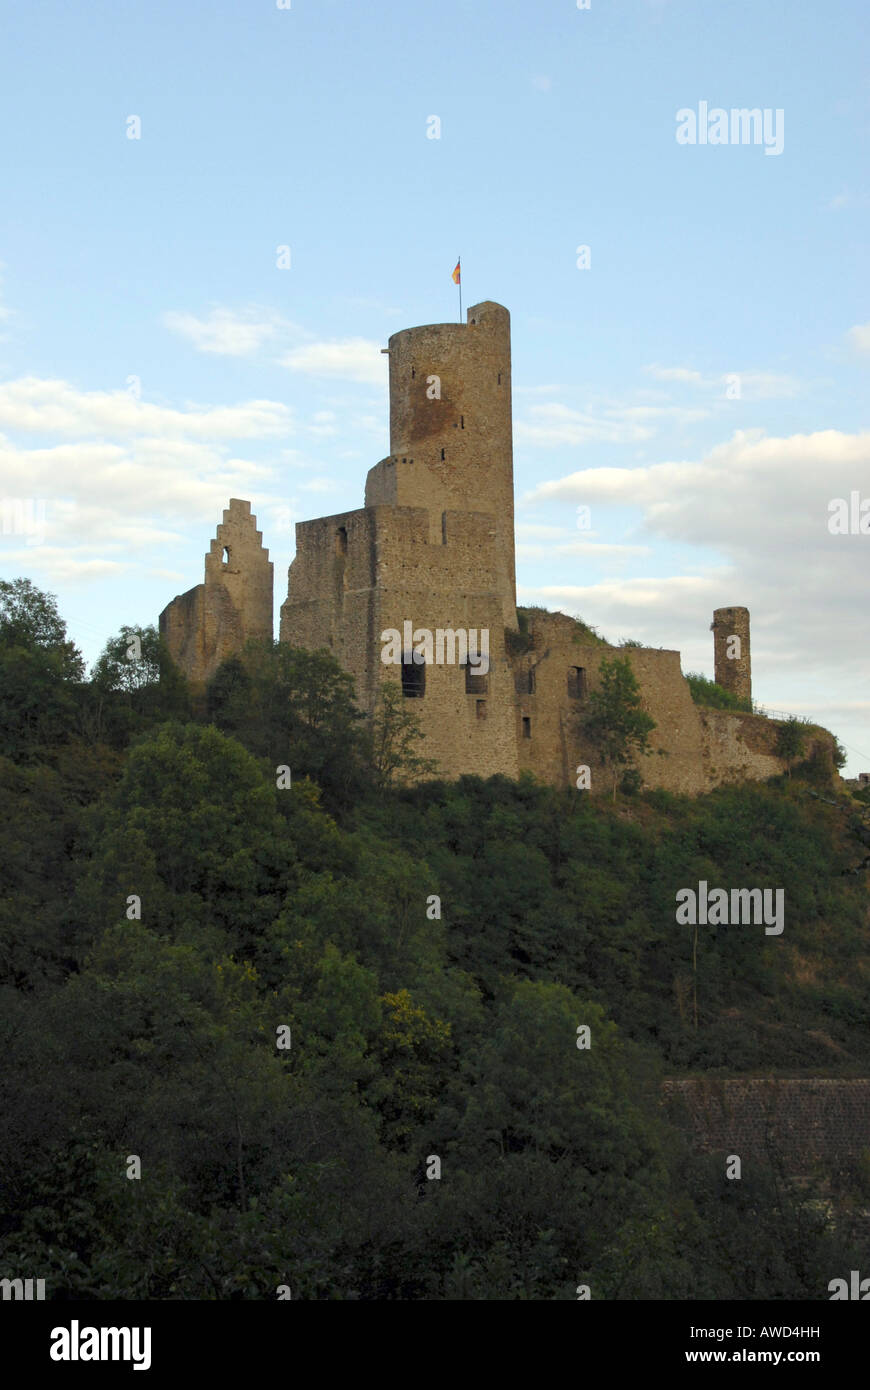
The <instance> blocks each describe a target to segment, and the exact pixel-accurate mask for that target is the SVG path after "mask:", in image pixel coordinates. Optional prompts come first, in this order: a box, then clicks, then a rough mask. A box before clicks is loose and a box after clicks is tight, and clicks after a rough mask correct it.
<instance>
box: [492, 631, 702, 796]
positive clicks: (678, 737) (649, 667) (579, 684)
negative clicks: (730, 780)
mask: <svg viewBox="0 0 870 1390" xmlns="http://www.w3.org/2000/svg"><path fill="white" fill-rule="evenodd" d="M529 634H530V637H531V638H532V640H533V641H534V648H533V650H532V651H531V652H529V653H528V654H526V655H524V656H522V657H519V658H517V659H516V660H515V663H514V665H515V671H516V685H517V687H518V693H517V717H518V740H519V750H520V767H521V768H528V769H529V770H530V771H531V772H533V773H535V775H536V776H538V777H541V778H542V779H544V780H545V781H548V782H552V783H554V784H555V785H557V786H574V785H575V769H576V767H577V766H578V765H579V764H582V763H585V764H587V765H588V766H589V767H590V768H591V769H592V790H593V792H594V793H598V792H602V791H608V790H609V788H610V779H609V774H606V773H605V772H604V770H603V769H602V768H601V765H600V764H599V762H598V760H597V758H596V756H595V752H594V750H593V748H592V747H591V746H590V745H589V744H588V743H587V742H586V741H585V740H584V738H583V735H582V733H581V732H580V730H579V728H578V722H579V721H580V720H581V719H582V716H583V712H584V710H585V708H586V705H587V701H588V696H589V695H590V694H591V692H592V691H593V690H595V689H596V688H597V687H598V685H599V671H600V667H601V663H602V661H604V660H605V659H607V660H610V659H612V658H613V657H614V656H618V657H622V656H627V657H628V659H629V661H630V662H631V667H632V670H633V671H634V673H635V676H636V677H637V680H638V684H639V686H640V691H641V698H642V702H643V708H644V709H645V710H646V711H647V713H648V714H650V715H651V716H652V718H653V719H654V720H655V721H656V728H655V729H654V730H653V732H652V735H651V738H650V743H651V747H652V749H653V750H654V751H653V752H652V753H651V754H649V755H647V756H645V757H642V758H640V759H638V764H637V765H638V768H639V770H640V772H641V775H642V776H643V779H644V782H645V784H646V785H647V786H649V787H665V788H667V789H668V790H669V791H676V792H685V793H687V794H689V795H692V794H695V793H697V792H700V791H703V790H704V789H705V775H704V769H703V734H702V727H701V721H700V719H699V717H698V707H697V706H696V705H695V703H694V701H693V700H692V697H691V694H690V692H689V687H688V684H687V683H686V681H685V680H684V678H683V675H682V672H681V670H680V654H679V652H668V651H659V650H654V649H652V648H647V647H611V646H608V645H606V644H598V643H593V642H591V641H590V640H589V637H588V634H586V633H585V632H584V629H583V628H582V627H581V626H580V625H579V624H577V623H575V622H574V621H573V619H571V618H567V617H565V615H564V614H549V613H547V614H544V613H537V612H535V613H533V614H531V615H530V616H529ZM528 670H531V671H533V673H534V676H533V683H534V692H531V691H529V690H528V681H527V680H526V681H524V680H523V676H522V673H524V672H527V671H528ZM578 670H579V671H580V672H581V675H580V676H579V678H578V677H577V675H576V674H575V673H576V672H577V671H578ZM524 685H525V689H523V686H524ZM523 718H528V719H529V721H530V723H529V726H528V728H529V731H530V737H529V736H527V733H526V731H525V730H524V728H523V724H522V721H523ZM659 748H661V749H663V750H664V752H663V753H662V754H660V753H658V751H657V750H658V749H659Z"/></svg>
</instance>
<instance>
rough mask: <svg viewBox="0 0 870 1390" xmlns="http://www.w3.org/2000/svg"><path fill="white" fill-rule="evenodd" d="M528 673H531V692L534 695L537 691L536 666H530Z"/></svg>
mask: <svg viewBox="0 0 870 1390" xmlns="http://www.w3.org/2000/svg"><path fill="white" fill-rule="evenodd" d="M528 675H529V694H530V695H534V693H535V668H534V666H530V667H529V672H528Z"/></svg>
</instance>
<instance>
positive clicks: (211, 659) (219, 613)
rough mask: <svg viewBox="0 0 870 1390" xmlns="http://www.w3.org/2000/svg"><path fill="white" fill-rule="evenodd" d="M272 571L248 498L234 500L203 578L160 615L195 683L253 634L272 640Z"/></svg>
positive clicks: (173, 652)
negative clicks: (246, 499) (201, 582)
mask: <svg viewBox="0 0 870 1390" xmlns="http://www.w3.org/2000/svg"><path fill="white" fill-rule="evenodd" d="M272 569H273V567H272V563H271V561H270V560H269V552H268V550H266V549H265V547H264V546H263V537H262V535H261V533H260V532H259V531H258V530H257V519H256V517H255V516H253V515H252V514H251V504H250V502H245V501H242V500H241V499H240V498H238V497H233V498H231V499H230V505H229V507H227V508H226V509H225V511H224V514H223V521H222V522H221V523H220V524H219V525H218V528H217V534H216V536H215V538H214V540H213V541H212V542H211V546H210V548H209V551H208V554H207V555H206V557H205V582H204V583H203V584H198V585H197V586H196V588H194V589H189V590H188V592H187V593H186V594H180V595H179V596H177V597H176V598H175V599H173V601H172V603H170V604H167V606H166V608H164V610H163V612H162V613H161V614H160V635H161V637H163V639H164V641H165V642H166V644H167V646H168V647H169V651H170V653H171V655H172V658H173V660H174V661H175V663H176V665H177V666H178V667H179V668H180V669H181V671H183V673H184V675H185V676H186V677H187V679H188V680H189V681H190V682H191V685H193V686H194V687H202V686H203V685H204V684H205V683H206V682H207V681H208V680H210V679H211V677H212V676H213V675H214V673H215V671H216V670H217V668H218V666H220V664H221V662H222V661H226V659H227V658H228V657H230V656H233V655H234V654H235V653H236V652H238V651H240V650H241V648H242V647H243V646H244V644H245V642H246V641H248V640H249V639H250V638H261V639H264V640H265V639H268V640H270V641H271V638H272V602H273V599H272Z"/></svg>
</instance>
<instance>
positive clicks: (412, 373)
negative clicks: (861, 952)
mask: <svg viewBox="0 0 870 1390" xmlns="http://www.w3.org/2000/svg"><path fill="white" fill-rule="evenodd" d="M416 375H417V372H416V369H415V368H414V367H412V368H411V379H412V380H413V378H414V377H415V376H416Z"/></svg>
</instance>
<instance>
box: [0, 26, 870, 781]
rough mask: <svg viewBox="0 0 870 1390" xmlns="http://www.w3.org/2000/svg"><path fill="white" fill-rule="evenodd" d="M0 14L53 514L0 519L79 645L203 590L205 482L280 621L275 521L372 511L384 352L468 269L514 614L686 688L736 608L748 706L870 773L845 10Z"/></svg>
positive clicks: (866, 358) (3, 336) (861, 369)
mask: <svg viewBox="0 0 870 1390" xmlns="http://www.w3.org/2000/svg"><path fill="white" fill-rule="evenodd" d="M2 23H3V34H4V41H3V44H2V49H0V131H2V132H3V133H2V135H0V149H2V155H0V159H2V184H0V186H2V198H0V263H2V269H0V275H2V279H0V495H2V497H3V498H6V499H27V498H31V499H34V503H33V505H34V511H33V516H34V518H36V517H37V515H38V512H39V507H40V506H41V505H43V504H44V507H45V518H46V520H45V528H44V532H42V531H41V530H40V528H39V526H38V525H36V524H34V526H33V528H32V530H31V531H30V532H29V533H24V534H22V529H21V526H20V525H18V524H17V523H16V524H11V523H10V522H9V521H8V517H10V516H12V515H13V511H12V510H10V508H9V504H8V503H7V512H6V513H5V514H4V515H5V516H6V517H7V520H6V521H4V523H3V528H4V533H3V534H0V572H2V573H3V574H4V575H6V576H12V575H15V574H28V575H29V576H30V577H32V578H33V579H34V580H35V582H36V583H38V584H40V585H41V586H42V587H45V588H49V589H50V590H51V591H52V592H54V593H56V594H57V595H58V599H59V602H60V606H61V610H62V612H63V613H64V615H65V616H66V617H67V619H68V622H69V627H70V631H71V634H72V635H73V636H74V637H75V638H76V640H77V641H78V642H79V644H80V645H81V647H82V649H83V651H84V652H85V654H86V656H87V657H88V658H89V659H93V658H94V657H95V656H96V655H97V653H98V652H99V650H100V649H101V647H102V645H103V642H104V641H105V640H106V638H107V637H108V636H109V635H111V634H112V633H114V632H116V631H118V630H119V629H120V628H121V627H123V626H125V625H127V624H129V623H146V622H153V621H156V617H157V614H158V613H159V611H160V609H161V608H163V607H164V606H165V604H166V603H167V602H168V601H169V600H170V599H171V598H172V597H173V596H174V595H175V594H176V593H179V592H181V591H183V590H184V589H187V588H189V587H191V586H192V585H193V584H196V583H198V582H199V581H200V580H201V578H202V562H203V555H204V552H205V551H206V549H207V548H208V542H209V540H210V538H211V536H212V535H213V534H214V528H215V526H216V524H217V522H218V521H219V520H220V514H221V510H222V508H223V507H224V506H225V505H226V503H227V500H228V498H229V497H230V496H240V497H245V498H249V499H250V500H251V503H252V506H253V509H254V511H255V513H256V514H257V517H258V524H259V525H260V527H261V528H262V530H263V531H264V539H265V542H266V544H267V545H268V546H269V548H270V553H271V556H272V558H273V560H274V561H275V568H276V603H280V601H281V599H282V598H283V597H284V594H285V592H286V567H287V564H288V563H289V560H290V559H291V557H292V553H293V523H294V522H295V521H297V520H305V519H306V518H309V517H313V516H319V515H324V514H330V513H333V512H338V511H342V510H346V509H348V508H351V507H356V506H360V505H362V498H363V487H364V481H365V473H366V471H367V470H368V468H369V467H371V466H372V464H374V463H376V462H377V461H378V459H380V458H381V457H383V456H384V455H385V454H386V452H387V450H388V420H387V401H386V367H385V361H386V359H385V358H384V357H382V356H381V355H380V352H379V349H380V347H381V346H384V345H386V341H387V338H388V336H389V334H390V333H393V332H395V331H397V330H398V329H400V328H404V327H409V326H411V325H414V324H419V323H430V322H440V321H443V320H445V319H452V318H454V317H456V315H457V311H458V305H457V295H456V289H455V287H454V285H453V284H452V282H451V279H450V272H451V271H452V269H453V265H454V264H455V260H456V255H457V253H461V255H462V265H463V297H464V303H465V305H466V306H467V305H470V304H472V303H474V302H476V301H478V300H481V299H495V300H497V301H498V302H500V303H502V304H505V305H506V306H507V307H508V309H509V310H510V311H511V316H512V328H513V386H514V428H515V477H516V495H517V518H516V519H517V539H518V582H519V589H520V598H521V601H522V600H525V601H526V602H541V603H544V604H545V605H547V606H548V607H553V608H561V609H563V610H565V611H568V612H575V613H579V614H580V615H581V616H583V617H584V618H585V619H586V620H587V621H589V622H591V623H593V624H595V625H596V626H597V627H599V628H600V629H601V631H602V632H603V633H604V635H605V636H607V637H609V638H611V639H612V640H616V639H618V638H619V637H623V636H633V637H638V638H640V639H641V640H643V641H644V642H646V643H648V644H650V645H654V646H664V647H676V648H678V649H679V650H681V651H682V653H683V669H684V670H698V669H700V670H704V671H705V672H706V673H707V674H712V643H711V634H710V633H709V630H708V628H709V622H710V617H711V612H712V609H713V608H714V607H717V606H725V605H730V604H744V605H746V606H747V607H749V608H750V609H751V611H752V619H753V668H754V678H755V693H756V696H757V698H759V699H760V700H761V701H762V702H764V703H765V704H767V705H768V706H771V707H773V708H776V709H788V710H794V711H796V712H800V713H806V714H809V715H812V716H814V717H817V718H818V719H820V720H821V722H823V723H826V724H827V725H828V726H829V727H830V728H832V729H833V730H834V731H835V732H837V733H838V734H839V735H840V737H841V738H842V739H843V741H844V742H846V743H847V744H848V745H849V747H850V749H851V750H852V752H851V754H850V766H849V770H850V771H853V772H854V771H857V770H859V769H861V770H864V769H866V770H870V696H868V688H870V679H868V677H870V669H868V668H870V660H868V656H867V648H868V642H867V637H868V617H867V614H868V602H867V600H868V592H867V588H868V582H867V576H868V554H870V536H863V535H855V536H852V535H848V536H832V535H831V534H830V533H829V531H828V526H827V521H828V506H829V502H830V501H831V500H832V499H833V498H836V497H848V496H849V494H850V492H851V491H854V490H858V492H859V495H860V497H862V498H867V497H870V436H868V433H867V430H868V421H867V405H866V401H867V389H866V387H867V373H868V365H870V305H868V293H867V290H868V276H867V247H868V215H870V175H868V148H867V147H868V138H867V137H868V128H870V112H868V88H867V82H866V70H867V57H868V44H867V33H868V29H870V24H868V16H867V10H866V5H865V4H863V3H859V0H831V2H829V3H827V4H826V5H825V6H815V5H809V4H802V5H796V4H794V3H793V0H792V3H765V0H753V2H752V3H748V2H747V3H730V4H728V3H724V2H723V0H718V2H717V3H712V0H622V2H621V3H604V2H603V0H591V5H590V8H589V9H588V10H578V8H577V6H576V0H571V3H569V2H568V0H559V3H554V0H537V3H535V4H530V3H526V4H519V3H512V2H511V0H508V3H492V0H475V3H473V4H471V3H466V4H460V3H451V2H450V0H442V3H440V4H438V5H437V6H431V7H425V6H409V5H407V4H406V3H399V0H376V3H371V4H361V3H358V0H357V3H351V0H316V3H315V0H292V8H291V9H289V10H280V9H278V7H277V5H276V4H275V3H274V0H272V3H269V2H268V0H244V3H241V2H240V3H226V2H225V0H209V3H200V0H183V3H173V4H169V3H163V0H150V3H149V4H148V5H147V6H139V7H134V6H132V5H127V4H119V3H117V0H113V3H102V2H101V0H89V3H88V4H87V5H78V6H70V5H68V4H65V3H59V2H58V0H50V3H40V0H30V3H29V4H28V5H27V6H17V5H11V4H6V5H4V6H3V7H2ZM700 102H706V103H707V104H708V106H709V108H711V109H712V108H716V107H719V108H723V109H724V110H726V111H729V112H730V110H731V109H733V108H759V109H761V110H769V111H770V112H776V111H781V112H782V113H783V114H782V117H781V129H782V134H783V148H782V151H781V153H778V154H767V153H766V152H765V148H764V145H763V144H755V145H741V144H737V145H731V144H728V145H713V144H707V145H700V144H696V145H684V144H679V143H678V142H677V139H676V130H677V124H678V123H677V112H678V111H680V110H682V109H691V110H694V111H697V110H698V107H699V103H700ZM131 116H138V117H139V119H140V121H141V138H139V139H135V140H134V139H129V138H128V134H127V131H128V122H129V118H130V117H131ZM432 116H437V117H438V118H439V120H440V122H441V130H440V138H439V139H430V138H427V129H431V123H430V120H429V118H430V117H432ZM279 246H289V247H290V268H289V269H279V268H278V266H277V264H276V261H277V248H278V247H279ZM578 246H588V247H589V259H590V266H589V268H588V269H578V267H577V259H578V257H577V247H578ZM735 382H736V387H735ZM136 391H138V392H139V395H138V398H137V396H136V394H135V393H136ZM735 391H739V396H738V395H735ZM581 504H583V505H588V506H589V507H590V509H591V515H592V528H591V530H590V531H588V532H581V531H580V530H578V528H577V526H576V522H575V517H576V507H577V506H578V505H581ZM14 515H15V516H17V515H19V513H14Z"/></svg>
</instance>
